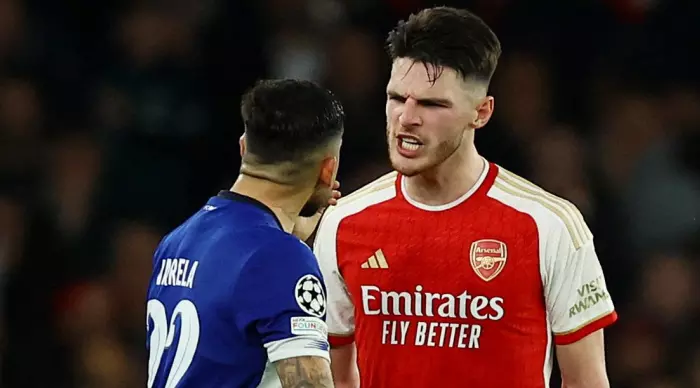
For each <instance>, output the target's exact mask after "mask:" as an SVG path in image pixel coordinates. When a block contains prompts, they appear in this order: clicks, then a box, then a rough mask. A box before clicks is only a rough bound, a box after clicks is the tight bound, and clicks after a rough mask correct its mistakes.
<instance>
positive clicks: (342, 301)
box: [314, 209, 355, 346]
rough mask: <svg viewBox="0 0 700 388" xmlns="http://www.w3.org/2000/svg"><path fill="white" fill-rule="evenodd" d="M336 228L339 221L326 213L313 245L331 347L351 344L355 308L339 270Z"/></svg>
mask: <svg viewBox="0 0 700 388" xmlns="http://www.w3.org/2000/svg"><path fill="white" fill-rule="evenodd" d="M339 224H340V217H339V216H338V215H337V214H335V215H334V214H333V212H332V210H331V209H329V211H327V212H326V214H325V215H324V216H323V218H322V219H321V223H320V225H319V227H318V232H317V233H316V240H315V241H314V254H315V255H316V259H317V260H318V262H319V267H320V268H321V274H322V275H323V279H324V281H325V283H326V289H327V292H328V296H327V300H328V303H327V310H326V323H327V324H328V339H329V342H330V344H331V346H340V345H343V344H347V343H351V342H353V341H354V337H353V336H354V333H355V306H354V305H353V303H352V299H351V297H350V293H349V292H348V289H347V286H346V285H345V280H344V279H343V276H342V274H341V273H340V270H339V269H338V257H337V251H336V248H337V245H336V241H337V239H336V237H337V232H338V226H339Z"/></svg>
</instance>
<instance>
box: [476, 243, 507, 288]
mask: <svg viewBox="0 0 700 388" xmlns="http://www.w3.org/2000/svg"><path fill="white" fill-rule="evenodd" d="M469 258H470V262H471V264H472V268H473V269H474V272H476V274H477V275H478V276H479V277H480V278H481V279H483V280H484V281H486V282H488V281H491V280H492V279H493V278H495V277H496V276H498V274H499V273H501V271H503V267H505V266H506V259H507V258H508V250H507V248H506V244H505V243H503V242H501V241H498V240H477V241H474V242H473V243H472V247H471V250H470V252H469Z"/></svg>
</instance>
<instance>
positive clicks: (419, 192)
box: [401, 157, 488, 206]
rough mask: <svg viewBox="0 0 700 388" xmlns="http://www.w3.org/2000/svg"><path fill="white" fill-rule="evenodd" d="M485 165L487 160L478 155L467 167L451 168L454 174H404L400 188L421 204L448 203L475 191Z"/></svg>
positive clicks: (440, 204)
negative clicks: (410, 175) (409, 175)
mask: <svg viewBox="0 0 700 388" xmlns="http://www.w3.org/2000/svg"><path fill="white" fill-rule="evenodd" d="M465 167H467V166H465ZM487 167H488V164H487V162H486V161H485V160H484V159H483V158H481V157H479V158H478V162H477V163H471V166H469V167H467V168H463V169H457V170H452V171H453V172H455V173H454V174H444V173H442V174H440V173H436V174H426V173H422V174H419V175H416V176H412V177H406V176H404V177H403V178H402V179H403V181H402V182H401V185H402V190H403V191H404V195H405V196H406V197H408V198H409V199H410V200H412V201H414V202H418V203H420V204H423V205H427V206H443V205H448V204H451V203H453V202H456V201H458V200H459V199H460V198H462V197H464V196H468V194H470V193H472V192H473V191H475V190H476V189H477V188H478V185H479V183H480V182H481V181H482V180H483V179H482V178H483V176H484V174H485V172H486V169H487Z"/></svg>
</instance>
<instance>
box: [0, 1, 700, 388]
mask: <svg viewBox="0 0 700 388" xmlns="http://www.w3.org/2000/svg"><path fill="white" fill-rule="evenodd" d="M441 4H448V5H458V6H467V7H470V8H471V9H472V10H473V11H475V12H476V13H478V14H479V15H480V16H482V17H483V18H484V19H485V20H486V21H487V22H488V23H489V24H490V25H491V26H492V27H493V28H494V30H495V31H496V33H497V34H498V35H499V37H500V38H501V40H502V43H503V48H504V56H503V58H502V60H501V63H500V65H499V68H498V70H497V72H496V76H495V79H494V82H493V84H492V93H493V95H494V96H495V97H496V114H495V118H494V119H493V120H492V121H491V123H490V124H489V125H488V126H487V127H485V128H483V129H481V130H479V132H478V133H477V143H478V146H479V149H480V151H481V152H482V153H483V154H484V155H485V156H486V157H488V158H489V159H491V160H492V161H495V162H497V163H499V164H502V165H503V166H505V167H507V168H509V169H510V170H512V171H514V172H516V173H519V174H521V175H523V176H525V177H527V178H529V179H531V180H533V181H534V182H536V183H537V184H539V185H541V186H543V187H544V188H546V189H548V190H550V191H552V192H554V193H556V194H558V195H560V196H564V197H566V198H568V199H570V200H571V201H572V202H574V203H575V204H576V205H578V207H579V208H580V209H581V210H582V212H583V213H584V215H585V217H586V219H587V222H588V223H589V225H590V227H591V229H592V230H593V232H594V234H595V235H596V239H597V240H596V241H597V248H598V253H599V256H600V259H601V262H602V265H603V267H604V270H605V272H606V276H607V279H608V284H609V288H610V292H611V294H612V296H613V298H614V301H615V303H616V306H617V308H618V310H619V312H620V316H621V320H620V321H619V323H618V324H616V325H615V326H614V327H613V328H611V329H610V330H609V331H608V332H607V344H608V369H609V373H610V377H611V380H612V386H613V387H616V388H617V387H622V388H625V387H642V388H647V387H648V388H662V387H663V388H677V387H700V335H698V330H700V320H699V318H700V301H699V297H700V293H699V292H698V283H697V282H698V278H699V277H700V266H699V265H698V263H699V261H700V244H698V241H699V240H700V234H699V231H700V222H699V219H700V154H698V152H699V151H700V94H699V89H698V86H699V85H700V82H699V81H700V77H698V71H697V69H700V60H699V59H698V58H697V56H696V51H698V49H700V23H698V22H697V20H698V15H700V3H698V2H693V1H673V0H646V1H643V0H639V1H637V0H587V1H583V0H569V1H553V0H552V1H545V0H527V1H516V0H474V1H461V2H456V1H443V2H441ZM431 5H434V3H433V2H429V1H422V0H259V1H258V2H257V3H254V2H253V1H242V0H168V1H139V0H130V1H117V0H102V1H87V0H63V1H41V0H24V1H22V0H0V296H1V297H2V299H1V300H2V305H1V306H0V307H1V308H2V315H1V316H0V355H1V356H0V357H1V361H2V362H1V365H2V369H0V375H1V376H2V378H1V380H0V386H2V387H3V388H4V387H8V388H14V387H59V388H61V387H80V388H98V387H99V388H112V387H114V388H121V387H137V386H144V384H145V376H146V370H145V369H146V365H147V361H146V354H145V346H144V344H145V339H144V337H145V333H146V332H145V330H144V328H145V320H144V315H145V314H144V311H145V309H144V305H145V304H144V295H145V287H146V283H147V279H148V277H149V274H150V265H151V254H152V252H153V249H154V247H155V246H156V244H157V243H158V241H159V239H160V238H161V237H162V236H163V235H164V233H166V232H167V231H168V230H169V229H170V228H172V227H174V226H175V225H177V224H178V223H179V222H181V221H182V220H184V219H185V218H186V217H187V216H188V215H190V214H191V213H192V212H194V211H195V210H197V209H198V208H199V207H200V206H201V205H202V204H203V203H204V202H205V201H206V200H207V198H208V197H209V196H210V195H213V194H215V193H216V192H217V191H218V190H219V189H224V188H228V187H230V185H231V184H232V182H233V180H234V179H235V176H236V174H237V171H238V165H239V156H238V153H239V151H238V137H239V136H240V135H241V133H242V126H241V123H240V118H239V108H238V107H239V99H240V95H241V93H242V92H243V91H244V90H245V89H246V88H247V87H249V86H251V85H252V84H253V83H254V81H255V80H256V79H257V78H260V77H295V78H304V79H311V80H315V81H318V82H321V83H322V84H324V85H326V86H327V87H329V88H331V89H332V90H333V91H334V92H335V93H336V94H337V95H338V96H339V97H340V98H341V99H342V101H343V103H344V104H345V107H346V111H347V113H348V122H347V128H346V135H345V142H344V145H343V158H342V162H341V165H342V168H341V175H340V179H341V181H342V184H343V191H344V193H346V194H347V193H349V192H350V191H352V190H354V189H355V188H357V187H359V186H361V185H362V184H364V183H367V182H369V181H371V180H372V179H373V178H375V177H376V176H378V175H379V174H381V173H383V172H386V171H388V170H389V166H388V163H387V156H386V151H385V148H386V146H385V139H384V128H385V119H384V113H383V112H384V93H383V90H384V89H383V88H384V86H385V82H386V79H387V74H388V69H389V63H388V61H387V58H386V56H385V54H384V53H383V41H384V39H385V36H386V33H387V32H388V31H389V29H390V28H392V27H393V26H394V24H395V23H396V21H397V20H399V19H401V18H405V17H406V16H407V15H408V14H409V13H410V12H412V11H415V10H417V9H419V8H421V7H423V6H431ZM556 384H557V382H555V383H554V386H556Z"/></svg>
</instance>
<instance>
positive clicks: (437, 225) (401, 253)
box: [314, 164, 617, 388]
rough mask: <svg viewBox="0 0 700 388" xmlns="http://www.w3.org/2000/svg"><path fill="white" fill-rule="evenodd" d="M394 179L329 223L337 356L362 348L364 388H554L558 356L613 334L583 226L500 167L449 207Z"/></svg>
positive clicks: (360, 194)
mask: <svg viewBox="0 0 700 388" xmlns="http://www.w3.org/2000/svg"><path fill="white" fill-rule="evenodd" d="M405 193H406V191H405V190H404V186H403V179H402V177H401V175H400V174H397V173H391V174H388V175H386V176H384V177H381V178H379V179H378V180H376V181H374V182H373V183H370V184H369V185H367V186H365V187H364V188H362V189H360V190H358V191H356V192H355V193H353V194H351V195H350V196H348V197H346V198H344V199H343V200H341V201H340V203H339V204H338V205H337V206H335V207H333V208H332V209H330V210H329V211H328V212H327V213H326V214H325V215H324V217H323V219H322V221H321V224H320V226H319V231H318V234H317V237H316V241H315V244H314V251H315V253H316V255H317V257H318V259H319V262H320V264H321V270H322V272H323V275H324V279H325V281H326V284H327V287H328V311H327V317H328V318H327V319H328V329H329V336H330V341H331V345H332V346H333V345H335V346H338V345H341V344H344V343H346V344H347V343H351V342H352V341H354V342H355V344H356V346H357V351H358V367H359V370H360V377H361V386H362V387H363V388H395V387H401V388H409V387H421V388H424V387H504V388H506V387H508V388H516V387H527V388H536V387H542V388H544V387H546V386H548V382H549V377H550V373H551V369H552V360H553V358H552V357H553V354H552V353H553V349H552V344H553V343H556V344H568V343H572V342H575V341H578V340H580V339H582V338H583V337H585V336H586V335H588V334H590V333H592V332H593V331H596V330H598V329H601V328H603V327H605V326H608V325H610V324H611V323H613V322H614V321H615V320H616V319H617V316H616V313H615V311H614V308H613V303H612V301H611V299H610V295H609V294H608V292H607V290H606V287H605V280H604V277H603V273H602V270H601V267H600V264H599V262H598V258H597V256H596V253H595V249H594V247H593V236H592V235H591V232H590V231H589V229H588V227H587V226H586V224H585V222H584V220H583V218H582V216H581V214H580V212H579V211H578V210H577V209H576V207H575V206H574V205H572V204H571V203H569V202H568V201H566V200H563V199H561V198H559V197H556V196H554V195H552V194H550V193H548V192H546V191H544V190H542V189H541V188H539V187H537V186H535V185H534V184H532V183H530V182H528V181H526V180H524V179H523V178H520V177H518V176H516V175H514V174H513V173H511V172H509V171H506V170H505V169H503V168H501V167H499V166H497V165H495V164H486V168H485V170H484V172H483V174H482V175H481V177H480V178H479V180H478V182H477V184H476V185H475V186H474V188H473V189H472V190H471V191H470V192H468V193H466V194H465V195H464V196H462V197H461V198H459V199H458V200H457V201H455V202H453V203H450V204H447V205H442V206H427V205H424V204H421V203H418V202H416V201H414V200H412V199H411V198H409V197H408V196H407V195H406V194H405Z"/></svg>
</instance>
